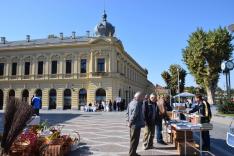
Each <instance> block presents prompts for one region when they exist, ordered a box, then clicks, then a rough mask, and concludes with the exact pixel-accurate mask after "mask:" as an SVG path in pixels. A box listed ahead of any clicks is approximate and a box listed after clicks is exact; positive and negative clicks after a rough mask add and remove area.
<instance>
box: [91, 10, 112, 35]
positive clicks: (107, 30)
mask: <svg viewBox="0 0 234 156" xmlns="http://www.w3.org/2000/svg"><path fill="white" fill-rule="evenodd" d="M106 18H107V14H106V12H105V10H104V14H103V16H102V21H101V22H100V23H99V24H97V26H96V27H95V29H94V31H95V34H96V36H113V35H114V33H115V27H114V26H113V25H112V24H111V23H109V22H107V20H106Z"/></svg>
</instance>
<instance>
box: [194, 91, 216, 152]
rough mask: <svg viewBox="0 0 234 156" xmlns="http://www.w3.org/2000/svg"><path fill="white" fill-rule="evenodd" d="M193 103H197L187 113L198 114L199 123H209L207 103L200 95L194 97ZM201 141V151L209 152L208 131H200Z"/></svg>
mask: <svg viewBox="0 0 234 156" xmlns="http://www.w3.org/2000/svg"><path fill="white" fill-rule="evenodd" d="M195 102H196V103H197V105H196V106H195V107H194V108H193V109H192V110H190V111H189V113H194V112H199V113H200V115H201V123H209V122H210V119H211V117H212V114H211V110H210V104H209V103H208V102H207V101H205V100H203V98H202V95H201V94H196V95H195ZM202 140H203V145H202V149H203V150H208V151H209V150H210V134H209V131H202Z"/></svg>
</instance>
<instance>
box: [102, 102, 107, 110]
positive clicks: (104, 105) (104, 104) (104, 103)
mask: <svg viewBox="0 0 234 156" xmlns="http://www.w3.org/2000/svg"><path fill="white" fill-rule="evenodd" d="M102 108H103V111H104V112H105V111H106V102H105V101H104V100H102Z"/></svg>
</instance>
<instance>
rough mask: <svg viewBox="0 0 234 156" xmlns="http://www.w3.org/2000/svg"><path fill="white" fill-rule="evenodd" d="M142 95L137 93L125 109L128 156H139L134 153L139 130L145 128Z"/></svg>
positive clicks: (137, 142)
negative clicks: (127, 129) (127, 128)
mask: <svg viewBox="0 0 234 156" xmlns="http://www.w3.org/2000/svg"><path fill="white" fill-rule="evenodd" d="M143 100H144V95H143V93H142V92H137V93H136V94H135V95H134V99H133V100H132V101H131V102H130V103H129V104H128V108H127V113H126V116H127V122H128V127H129V128H130V149H129V156H139V154H137V153H136V150H137V146H138V144H139V139H140V133H141V128H142V127H144V126H145V124H144V117H143V109H142V103H143Z"/></svg>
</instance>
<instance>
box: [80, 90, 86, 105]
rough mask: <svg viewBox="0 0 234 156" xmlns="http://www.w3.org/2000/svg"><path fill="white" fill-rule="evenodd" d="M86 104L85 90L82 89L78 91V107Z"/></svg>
mask: <svg viewBox="0 0 234 156" xmlns="http://www.w3.org/2000/svg"><path fill="white" fill-rule="evenodd" d="M86 103H87V90H86V89H84V88H82V89H80V91H79V106H80V105H86Z"/></svg>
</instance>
